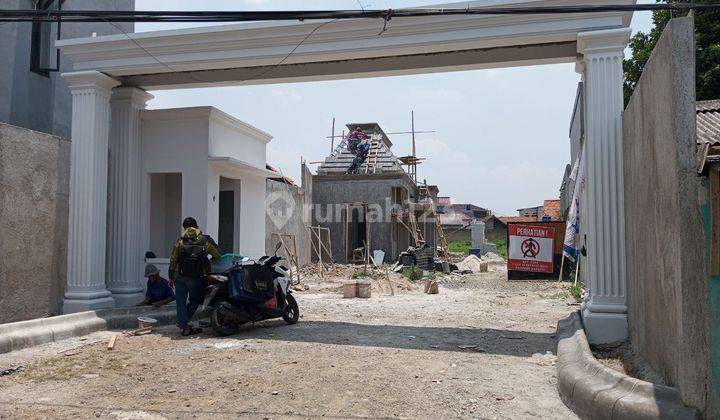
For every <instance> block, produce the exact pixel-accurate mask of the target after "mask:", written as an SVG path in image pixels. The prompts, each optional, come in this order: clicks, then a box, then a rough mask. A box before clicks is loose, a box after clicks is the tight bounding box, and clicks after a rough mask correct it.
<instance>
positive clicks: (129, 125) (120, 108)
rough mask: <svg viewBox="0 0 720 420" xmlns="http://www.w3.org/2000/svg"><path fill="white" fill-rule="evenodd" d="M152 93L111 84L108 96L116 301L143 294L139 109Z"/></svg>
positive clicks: (110, 261) (110, 269) (131, 301)
mask: <svg viewBox="0 0 720 420" xmlns="http://www.w3.org/2000/svg"><path fill="white" fill-rule="evenodd" d="M152 98H153V96H152V95H150V94H149V93H147V92H145V91H144V90H141V89H137V88H132V87H119V88H115V89H113V94H112V97H111V98H110V110H111V119H110V120H111V122H110V140H109V156H110V162H109V169H110V170H109V175H108V176H109V179H108V187H109V193H108V221H107V222H108V238H107V286H108V289H109V290H110V292H112V297H113V299H115V306H118V307H128V306H134V305H136V304H137V303H138V302H140V301H142V300H143V298H144V297H145V294H144V292H143V291H144V288H145V279H144V277H143V274H144V270H143V256H144V254H145V249H144V248H143V244H142V240H141V239H140V233H141V232H140V229H141V226H140V220H141V203H142V200H141V198H142V197H141V194H142V183H141V180H142V176H141V175H142V167H141V164H142V157H141V155H140V153H141V150H140V111H142V110H143V109H145V105H146V103H147V101H149V100H150V99H152Z"/></svg>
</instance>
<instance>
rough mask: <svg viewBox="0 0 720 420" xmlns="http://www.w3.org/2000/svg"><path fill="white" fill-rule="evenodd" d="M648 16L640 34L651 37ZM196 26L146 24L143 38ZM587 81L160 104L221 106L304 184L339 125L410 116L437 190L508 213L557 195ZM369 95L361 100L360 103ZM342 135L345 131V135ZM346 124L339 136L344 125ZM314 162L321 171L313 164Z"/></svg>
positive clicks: (460, 77) (223, 91)
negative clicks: (263, 137)
mask: <svg viewBox="0 0 720 420" xmlns="http://www.w3.org/2000/svg"><path fill="white" fill-rule="evenodd" d="M360 1H361V2H362V4H363V6H364V7H370V8H382V9H384V8H388V7H393V8H399V7H407V6H423V5H430V4H436V3H438V2H437V1H422V0H415V1H410V0H406V1H389V0H360ZM641 2H643V3H644V2H646V1H641ZM358 4H359V3H358V1H357V0H338V1H324V0H314V1H312V2H310V1H297V0H285V1H282V0H272V1H270V0H232V1H230V0H227V1H226V0H222V1H217V0H216V1H212V2H197V1H193V0H137V1H136V8H137V9H138V10H282V9H311V8H313V9H357V8H359V5H358ZM650 23H651V17H650V14H649V13H648V12H642V13H636V15H635V18H634V19H633V24H632V25H633V29H634V30H647V29H648V28H649V27H650ZM189 26H198V25H197V24H159V23H140V24H137V26H136V31H137V32H144V31H149V30H157V29H170V28H179V27H189ZM578 81H579V75H578V74H577V73H575V70H574V65H573V64H560V65H546V66H535V67H518V68H506V69H490V70H475V71H465V72H451V73H440V74H427V75H417V76H396V77H384V78H372V79H353V80H341V81H327V82H311V83H292V84H278V85H263V86H239V87H224V88H208V89H187V90H178V91H162V92H153V94H154V95H155V99H154V100H153V101H151V102H150V104H149V107H150V108H169V107H183V106H199V105H212V106H215V107H218V108H219V109H221V110H223V111H225V112H227V113H229V114H231V115H233V116H235V117H237V118H239V119H241V120H243V121H245V122H248V123H250V124H252V125H254V126H256V127H258V128H260V129H262V130H265V131H267V132H269V133H271V134H272V135H273V136H274V139H273V141H272V142H271V143H270V144H269V147H268V162H269V163H271V164H273V165H275V166H277V167H280V168H281V169H282V170H283V172H284V173H285V174H286V175H288V176H290V177H293V178H296V179H297V178H299V173H300V170H299V164H300V158H301V157H303V158H305V159H306V160H307V161H318V160H322V159H323V158H324V157H325V156H326V155H327V154H328V152H329V149H330V144H329V141H328V139H326V136H328V135H329V134H330V130H331V122H332V118H333V117H335V118H336V120H337V123H336V127H341V128H342V127H343V126H344V124H345V123H350V122H367V121H377V122H379V123H380V125H381V126H382V127H383V128H384V129H385V131H388V132H393V131H408V130H409V129H410V111H411V110H414V111H415V127H416V130H434V131H436V133H433V134H422V135H418V136H417V137H416V141H417V148H418V156H420V157H427V158H428V159H427V161H426V162H425V163H423V164H422V165H420V167H419V169H418V173H419V177H420V178H421V179H423V178H425V179H427V181H428V182H429V183H432V184H437V185H438V186H439V188H440V195H447V196H451V197H452V199H453V202H455V203H465V202H468V203H474V204H477V205H480V206H483V207H487V208H490V209H492V210H493V211H494V212H496V214H499V215H514V214H516V211H515V210H516V209H518V208H521V207H530V206H535V205H540V204H542V200H544V199H550V198H557V197H558V195H559V186H560V182H561V181H562V176H563V172H564V169H565V165H566V164H567V163H568V161H569V159H570V156H569V155H570V152H569V139H568V128H569V127H568V126H569V121H570V114H571V111H572V106H573V102H574V99H575V90H576V87H577V83H578ZM359 92H360V93H362V98H363V99H362V100H361V101H358V100H354V99H353V100H350V98H353V97H357V94H358V93H359ZM341 128H340V129H341ZM340 129H338V131H339V130H340ZM391 140H392V141H393V143H394V146H393V150H394V151H395V153H396V154H397V155H398V156H402V155H406V154H409V153H410V147H411V146H410V136H403V135H397V136H392V137H391ZM314 167H315V166H314V165H311V168H314Z"/></svg>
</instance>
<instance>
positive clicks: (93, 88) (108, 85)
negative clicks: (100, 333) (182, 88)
mask: <svg viewBox="0 0 720 420" xmlns="http://www.w3.org/2000/svg"><path fill="white" fill-rule="evenodd" d="M62 76H63V77H64V78H65V81H66V82H67V84H68V86H69V88H70V92H71V94H72V103H73V104H72V139H71V140H72V144H71V151H70V211H69V213H70V214H69V221H68V260H67V288H66V290H65V300H64V303H63V311H64V312H65V313H70V312H79V311H85V310H92V309H99V308H107V307H113V306H114V305H115V302H114V301H113V299H112V297H110V291H108V290H107V289H106V288H105V236H106V229H107V225H106V223H105V221H106V218H107V213H106V212H107V163H108V129H109V123H110V94H111V90H112V88H113V87H115V86H117V85H118V84H119V83H118V82H117V81H116V80H115V79H113V78H111V77H109V76H106V75H105V74H103V73H100V72H97V71H82V72H73V73H63V75H62Z"/></svg>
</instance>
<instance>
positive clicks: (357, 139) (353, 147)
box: [347, 127, 369, 156]
mask: <svg viewBox="0 0 720 420" xmlns="http://www.w3.org/2000/svg"><path fill="white" fill-rule="evenodd" d="M367 138H369V136H368V135H366V134H365V133H363V130H362V128H360V127H356V128H355V131H353V132H352V133H350V134H349V135H348V138H347V148H348V150H349V151H350V153H352V154H353V155H356V156H357V152H358V146H359V145H360V143H361V142H362V141H363V140H365V139H367Z"/></svg>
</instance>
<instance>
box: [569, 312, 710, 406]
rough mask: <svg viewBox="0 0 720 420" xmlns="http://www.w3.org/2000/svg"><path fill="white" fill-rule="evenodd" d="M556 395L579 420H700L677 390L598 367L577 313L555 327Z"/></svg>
mask: <svg viewBox="0 0 720 420" xmlns="http://www.w3.org/2000/svg"><path fill="white" fill-rule="evenodd" d="M557 338H558V347H557V365H556V366H557V370H558V392H559V393H560V398H561V399H562V401H563V403H565V405H566V406H567V407H568V408H570V409H571V410H572V411H574V412H575V414H577V415H578V416H579V417H580V418H582V419H630V418H632V419H660V418H662V419H699V418H701V416H700V411H699V410H698V409H696V408H694V407H688V406H685V405H683V403H682V401H681V399H680V394H679V393H678V391H677V389H675V388H672V387H668V386H664V385H656V384H652V383H650V382H646V381H642V380H640V379H635V378H632V377H630V376H627V375H625V374H622V373H620V372H618V371H616V370H614V369H611V368H609V367H606V366H605V365H603V364H602V363H600V362H599V361H598V360H597V359H595V357H594V356H593V354H592V351H591V350H590V346H589V345H588V341H587V337H586V336H585V330H584V329H583V326H582V322H581V319H580V313H579V312H575V313H573V314H571V315H570V316H568V317H567V318H565V319H561V320H560V321H559V322H558V326H557Z"/></svg>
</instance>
